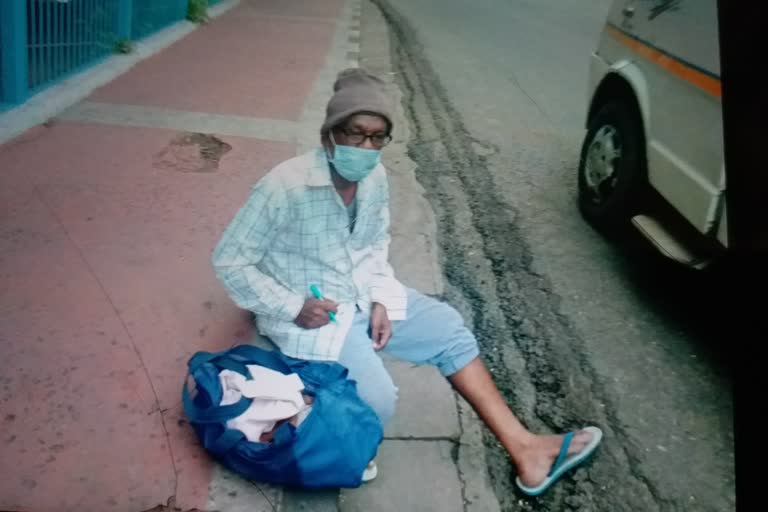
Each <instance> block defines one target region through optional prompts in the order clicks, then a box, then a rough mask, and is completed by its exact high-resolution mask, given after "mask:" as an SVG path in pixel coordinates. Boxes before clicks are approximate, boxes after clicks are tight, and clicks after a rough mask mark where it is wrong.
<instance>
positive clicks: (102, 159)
mask: <svg viewBox="0 0 768 512" xmlns="http://www.w3.org/2000/svg"><path fill="white" fill-rule="evenodd" d="M371 9H373V8H372V6H370V5H369V4H367V3H366V4H365V6H364V7H363V6H361V2H360V0H348V1H346V2H345V1H344V0H315V1H309V0H304V1H302V0H242V1H240V2H239V4H238V5H237V6H236V7H234V8H233V9H232V10H230V11H228V12H226V13H225V14H223V15H222V16H220V17H218V18H217V19H215V20H213V21H212V22H211V23H210V24H208V25H206V26H203V27H200V28H198V29H196V30H194V31H191V32H190V33H189V34H188V35H186V36H185V37H184V38H183V39H180V40H179V41H177V42H176V43H175V44H173V45H171V46H169V47H168V48H167V49H165V50H163V51H161V52H159V53H157V54H155V55H154V56H151V57H149V58H147V59H146V60H144V61H142V62H140V63H139V64H137V65H136V66H135V67H133V68H131V69H130V70H129V71H127V72H126V73H125V74H123V75H121V76H119V77H118V78H116V79H115V80H113V81H111V82H110V83H108V84H106V85H105V86H104V87H101V88H100V89H98V90H96V91H94V92H93V93H92V94H90V96H89V97H87V98H86V99H85V100H84V101H82V102H79V103H77V104H75V105H72V106H71V107H70V108H68V109H67V110H66V111H64V112H61V113H60V114H59V115H58V116H57V117H56V118H54V119H52V120H51V121H50V122H47V123H45V124H41V125H38V126H35V127H34V128H32V129H30V130H28V131H27V132H25V133H23V134H22V135H20V136H19V137H17V138H15V139H14V140H12V141H10V142H8V143H6V144H4V145H2V146H0V169H2V171H0V212H1V214H0V238H1V239H2V240H3V243H4V250H3V252H2V254H0V290H2V302H1V303H0V304H1V309H0V311H1V313H0V326H2V328H1V330H0V358H1V359H2V361H3V362H4V368H5V371H4V372H3V375H2V376H0V381H2V394H0V397H2V414H1V415H0V416H1V417H0V421H2V438H1V439H0V441H1V442H0V475H2V476H3V478H2V479H1V480H0V510H34V511H36V512H37V511H39V512H47V511H56V512H66V511H78V512H89V511H97V510H111V511H126V512H138V511H144V510H150V509H153V507H156V506H158V505H163V504H170V505H171V508H178V509H180V510H190V509H195V508H196V509H199V510H206V511H207V510H221V511H226V512H229V511H246V510H248V511H253V512H257V511H274V510H285V511H289V510H299V509H303V510H313V511H324V510H329V511H331V510H333V511H335V510H343V511H358V510H366V511H379V510H381V511H384V510H387V511H392V510H402V511H409V510H414V511H425V510H440V511H443V512H450V511H453V510H456V511H460V510H477V511H480V510H483V511H486V510H487V511H491V512H492V511H493V510H495V509H498V504H497V503H496V502H495V498H493V497H492V494H491V495H489V494H488V493H489V492H490V491H489V490H488V485H487V475H486V474H485V468H484V466H483V464H482V443H481V441H480V435H481V434H480V430H479V427H478V424H477V420H476V418H474V415H473V414H472V413H471V411H469V409H468V408H467V407H466V404H459V405H458V406H457V401H456V397H455V395H454V393H453V392H452V391H451V389H450V387H449V386H448V384H447V382H446V381H445V380H443V379H442V378H440V377H439V375H438V373H437V372H436V371H434V370H433V369H430V368H419V369H416V368H411V367H410V366H409V365H405V364H402V363H396V362H388V364H389V365H390V368H391V369H392V372H393V374H394V377H395V380H396V382H397V384H398V385H399V387H400V390H401V402H400V403H399V406H398V407H399V408H398V413H397V416H396V420H395V421H394V422H393V424H392V425H391V426H390V428H389V429H388V430H387V432H386V437H387V439H386V440H385V441H384V443H383V444H382V446H381V449H380V453H379V457H378V461H379V467H380V476H379V478H378V479H377V480H376V481H374V482H373V483H371V484H368V485H365V486H363V487H361V488H359V489H353V490H343V491H342V492H341V493H340V494H339V493H338V492H336V491H334V490H330V491H328V492H324V493H306V492H299V491H290V492H284V491H283V490H282V489H279V488H276V487H273V486H269V485H264V484H257V483H250V482H246V481H244V480H242V479H240V478H239V477H237V476H235V475H233V474H231V473H229V472H227V471H225V470H223V469H222V468H221V467H220V466H218V465H217V464H215V463H212V462H211V460H210V458H209V457H208V456H207V454H206V453H205V452H204V451H203V450H202V449H201V448H200V447H199V445H198V442H197V440H196V438H195V437H194V435H193V433H192V431H191V429H190V428H189V426H188V425H187V423H186V421H185V419H184V416H183V411H182V410H181V407H180V403H179V395H180V387H181V384H182V382H183V378H184V375H185V369H186V368H185V364H186V361H187V359H188V358H189V356H190V355H191V354H193V353H194V352H195V351H198V350H221V349H224V348H226V347H228V346H231V345H233V344H236V343H245V342H254V332H253V329H252V327H251V326H250V324H249V321H248V315H247V314H245V313H244V312H243V311H240V310H238V309H237V308H236V307H235V306H234V305H233V304H232V303H231V301H230V300H229V299H228V297H227V296H226V294H225V292H224V290H223V289H222V287H221V286H220V285H219V283H217V282H216V280H215V277H214V276H213V272H212V269H211V267H210V254H211V251H212V250H213V247H214V245H215V243H216V242H217V241H218V238H219V236H220V235H221V232H222V230H223V229H224V227H225V226H226V224H227V223H228V222H229V220H230V219H231V218H232V216H233V215H234V213H235V211H236V210H237V208H238V207H239V206H240V205H241V204H242V203H243V201H244V200H245V199H246V197H247V195H248V192H249V188H250V186H251V185H252V184H253V183H254V182H255V181H256V180H258V179H259V178H260V177H261V176H262V175H263V174H264V172H266V171H267V170H268V169H269V168H270V167H272V166H273V165H275V164H276V163H278V162H280V161H282V160H284V159H286V158H289V157H290V156H292V155H294V154H296V153H299V152H303V151H305V150H306V149H307V148H309V147H311V146H312V145H315V144H316V141H317V137H318V131H319V126H320V123H321V120H322V117H323V109H324V106H325V102H326V101H327V99H328V97H329V94H330V92H331V84H332V82H333V79H334V78H335V76H336V73H337V72H338V71H339V70H341V69H343V68H344V67H347V66H349V65H356V64H357V63H358V59H359V57H360V51H361V45H362V46H363V47H365V46H366V44H367V43H366V42H368V43H371V44H369V46H370V48H373V49H376V51H372V52H368V54H369V55H370V58H368V59H367V61H364V62H363V64H365V65H366V67H368V68H369V69H371V70H372V71H374V72H377V73H378V72H380V73H384V74H385V73H387V71H388V69H389V67H388V66H389V54H388V47H387V45H386V37H387V36H386V27H385V25H384V23H383V20H380V19H378V18H376V13H375V12H374V11H372V10H371ZM361 19H364V20H368V21H369V22H370V25H366V26H370V30H368V32H365V31H364V33H362V34H361V32H360V24H361ZM363 50H365V48H363ZM364 53H365V52H364ZM393 94H398V91H396V90H395V89H393ZM0 123H2V118H1V117H0ZM396 124H397V125H398V130H397V133H396V141H395V142H394V143H393V144H392V145H391V147H390V148H388V149H387V152H386V153H387V156H386V160H385V163H387V164H388V166H390V168H391V173H392V175H391V180H392V190H393V192H392V193H393V201H394V202H395V203H396V206H395V208H393V211H394V216H395V219H393V220H394V224H395V225H396V226H397V228H396V229H395V230H394V233H393V237H394V240H393V248H392V253H393V257H392V259H393V264H394V265H395V267H396V270H397V271H398V273H399V275H400V277H401V278H402V279H403V280H404V281H405V282H406V283H408V284H410V285H412V286H416V287H418V288H420V289H421V290H422V291H424V292H426V293H431V294H437V295H439V294H441V293H442V282H441V280H440V275H441V274H440V271H439V265H438V259H437V253H436V245H435V241H434V236H435V235H434V233H435V229H434V216H433V215H432V212H431V209H430V208H429V205H428V203H427V202H426V200H425V199H424V197H423V195H422V193H423V191H422V190H421V187H420V186H419V185H418V183H417V182H416V181H415V178H414V176H413V164H412V163H411V162H410V161H409V160H408V159H407V156H406V153H405V141H406V140H407V136H408V132H407V124H406V121H405V118H404V116H403V113H402V109H400V111H399V113H398V119H397V121H396ZM256 342H258V341H256ZM457 407H460V408H461V411H462V414H461V415H459V414H458V411H459V408H457ZM460 418H461V421H460ZM457 464H458V466H457Z"/></svg>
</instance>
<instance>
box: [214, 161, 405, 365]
mask: <svg viewBox="0 0 768 512" xmlns="http://www.w3.org/2000/svg"><path fill="white" fill-rule="evenodd" d="M356 197H357V217H356V219H354V230H353V231H352V233H350V229H349V227H350V218H349V215H348V212H347V209H346V207H345V206H344V203H343V202H342V200H341V197H340V196H339V194H338V193H337V192H336V190H335V188H334V186H333V183H332V182H331V174H330V169H329V166H328V162H327V160H326V158H325V154H324V150H323V149H322V148H318V149H316V150H313V151H310V152H308V153H305V154H303V155H300V156H297V157H295V158H292V159H290V160H287V161H285V162H283V163H281V164H279V165H278V166H276V167H275V168H273V169H272V170H271V171H270V172H269V173H268V174H267V175H266V176H264V177H263V178H262V179H261V180H259V181H258V183H256V185H255V186H254V187H253V189H252V191H251V195H250V197H249V198H248V200H247V202H246V203H245V205H243V206H242V207H241V208H240V210H239V211H238V213H237V214H236V216H235V217H234V219H233V220H232V222H231V223H230V224H229V226H228V227H227V228H226V230H225V231H224V234H223V236H222V238H221V240H220V241H219V243H218V245H217V247H216V249H215V250H214V253H213V257H212V263H213V267H214V270H215V272H216V276H217V278H218V279H219V280H220V281H221V283H222V284H223V285H224V287H225V288H226V290H227V292H228V293H229V295H230V297H231V298H232V300H233V301H234V302H235V303H236V304H237V305H238V306H240V307H241V308H243V309H247V310H250V311H253V312H254V313H255V314H256V323H257V325H258V328H259V332H260V333H261V334H262V335H264V336H267V337H268V338H270V339H271V340H272V341H273V342H274V343H275V344H276V345H277V346H278V347H280V349H281V351H282V352H283V353H285V354H286V355H288V356H292V357H296V358H300V359H314V360H330V361H335V360H338V357H339V353H340V352H341V348H342V345H343V343H344V340H345V338H346V336H347V332H348V331H349V327H350V324H351V320H352V317H353V316H354V314H355V311H356V310H357V308H358V307H359V308H360V309H361V310H369V309H370V307H371V304H372V303H373V302H378V303H381V304H383V305H384V306H385V307H386V308H387V312H388V314H389V318H390V320H393V321H394V320H404V319H405V315H406V308H407V299H406V290H405V287H404V286H403V285H402V284H401V283H400V282H399V281H398V280H397V279H396V278H395V275H394V271H393V269H392V266H391V265H390V264H389V262H388V251H389V242H390V234H389V227H390V220H389V187H388V182H387V174H386V170H385V169H384V166H383V165H381V164H379V165H378V166H377V167H376V168H375V169H374V170H373V172H372V173H371V174H370V175H369V176H368V177H367V178H366V179H364V180H363V181H361V182H360V183H359V184H358V188H357V195H356ZM313 284H314V285H317V286H318V288H319V289H320V290H321V292H322V293H323V296H324V297H325V298H328V299H331V300H333V301H335V302H338V303H339V312H338V314H337V318H338V323H333V322H331V323H329V324H327V325H325V326H323V327H321V328H319V329H303V328H301V327H299V326H297V325H296V324H295V323H294V320H295V319H296V317H297V316H298V315H299V312H300V311H301V308H302V306H303V304H304V301H305V300H306V298H308V297H310V296H311V293H310V286H311V285H313Z"/></svg>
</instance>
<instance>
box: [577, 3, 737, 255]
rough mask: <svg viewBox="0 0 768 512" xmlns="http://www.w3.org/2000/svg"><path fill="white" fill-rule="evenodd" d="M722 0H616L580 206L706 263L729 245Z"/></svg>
mask: <svg viewBox="0 0 768 512" xmlns="http://www.w3.org/2000/svg"><path fill="white" fill-rule="evenodd" d="M723 145H724V144H723V122H722V112H721V89H720V51H719V42H718V17H717V0H614V2H613V5H612V6H611V10H610V12H609V14H608V18H607V20H606V24H605V26H604V28H603V31H602V33H601V35H600V41H599V43H598V46H597V49H596V50H595V51H594V52H593V53H592V58H591V62H590V78H589V108H588V113H587V134H586V137H585V140H584V144H583V147H582V153H581V159H580V162H579V209H580V211H581V213H582V215H583V216H584V217H585V218H586V219H587V220H588V221H589V222H590V223H592V224H593V225H594V226H595V227H596V228H598V229H599V230H601V231H603V232H606V233H610V232H613V231H615V230H616V228H619V227H621V226H623V225H626V224H627V223H628V221H629V220H631V221H632V224H634V226H635V227H636V228H638V229H639V230H640V231H641V232H642V233H643V234H644V235H645V236H646V237H647V238H648V239H649V240H651V241H652V242H653V243H654V244H655V246H656V247H657V248H658V249H659V250H660V251H661V252H662V253H664V254H665V255H666V256H668V257H671V258H673V259H675V260H676V261H678V262H680V263H683V264H686V265H689V266H692V267H695V268H703V267H705V266H706V265H707V264H708V263H709V262H710V261H712V260H713V258H714V256H716V255H717V254H718V253H722V252H724V251H725V250H727V247H728V232H727V221H726V205H725V186H726V183H725V166H724V157H723Z"/></svg>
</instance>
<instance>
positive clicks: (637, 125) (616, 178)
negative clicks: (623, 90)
mask: <svg viewBox="0 0 768 512" xmlns="http://www.w3.org/2000/svg"><path fill="white" fill-rule="evenodd" d="M607 140H612V141H614V146H613V149H614V150H616V149H617V148H618V149H619V150H620V154H621V156H619V157H617V158H615V160H613V161H612V165H611V166H609V167H610V168H611V169H612V171H611V173H610V178H605V177H604V176H605V174H600V173H595V171H594V169H600V170H602V171H603V173H606V172H608V171H606V170H605V169H607V167H606V166H605V165H601V164H600V162H601V161H602V162H605V161H606V157H605V156H603V157H602V158H600V155H604V152H601V151H600V149H601V148H604V147H605V146H606V144H601V142H602V141H607ZM608 152H609V153H610V151H608ZM614 154H615V153H614ZM608 159H609V160H610V157H609V158H608ZM595 162H597V164H595ZM590 166H591V167H590ZM590 168H591V169H593V170H592V171H590ZM598 174H599V175H600V177H603V178H602V179H603V180H602V182H601V184H600V185H599V186H596V183H598V182H600V179H599V178H598V179H596V178H595V176H596V175H598ZM590 176H591V177H590ZM647 183H648V179H647V167H646V157H645V136H644V133H643V125H642V120H641V118H640V113H639V112H638V111H637V108H635V107H634V106H628V105H627V104H626V103H625V102H621V101H617V100H608V101H607V102H606V103H604V104H603V105H602V106H601V107H600V108H599V109H598V110H597V112H596V114H595V115H594V116H593V117H592V119H591V120H590V122H589V125H588V129H587V134H586V136H585V137H584V143H583V145H582V148H581V157H580V159H579V170H578V204H579V210H580V212H581V214H582V216H583V217H584V219H585V220H586V221H587V222H589V223H590V224H591V225H592V226H593V227H594V228H595V229H597V230H598V231H600V232H602V233H604V234H606V235H616V234H618V233H619V232H621V231H623V229H624V228H625V227H626V226H628V224H629V221H630V219H631V218H632V217H633V216H634V215H636V214H637V213H638V212H639V210H640V207H641V206H642V204H643V200H644V199H645V198H646V195H647V190H648V186H647ZM596 189H597V190H599V192H596Z"/></svg>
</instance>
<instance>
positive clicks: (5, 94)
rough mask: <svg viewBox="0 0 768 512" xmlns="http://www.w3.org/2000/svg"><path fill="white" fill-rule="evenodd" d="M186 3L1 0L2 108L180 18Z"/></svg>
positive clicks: (175, 0) (158, 0)
mask: <svg viewBox="0 0 768 512" xmlns="http://www.w3.org/2000/svg"><path fill="white" fill-rule="evenodd" d="M188 2H189V0H0V110H2V108H3V105H4V106H6V107H7V106H12V105H18V104H20V103H23V102H24V101H26V99H27V98H29V96H30V95H32V94H35V93H37V92H38V91H40V90H41V89H43V88H45V87H48V86H50V85H52V84H54V83H56V82H57V81H59V80H61V79H63V78H65V77H66V76H68V75H70V74H72V73H75V72H78V71H80V70H82V69H83V68H85V67H87V66H90V65H93V64H94V63H96V62H98V61H99V60H101V59H103V58H105V57H107V56H109V55H110V54H111V53H112V52H113V51H114V50H115V48H116V45H117V43H118V42H120V41H125V40H131V39H133V40H136V39H141V38H143V37H146V36H148V35H150V34H153V33H155V32H157V31H159V30H161V29H163V28H165V27H167V26H168V25H170V24H172V23H174V22H177V21H180V20H182V19H184V18H185V17H186V14H187V5H188ZM211 3H214V2H211Z"/></svg>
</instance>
